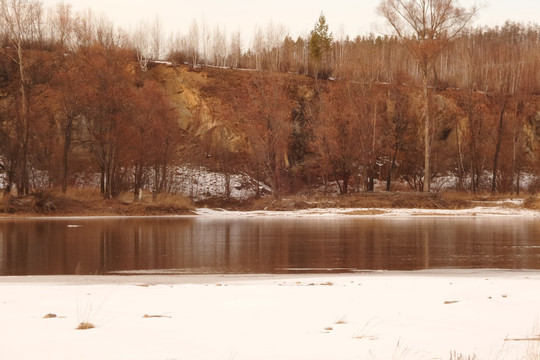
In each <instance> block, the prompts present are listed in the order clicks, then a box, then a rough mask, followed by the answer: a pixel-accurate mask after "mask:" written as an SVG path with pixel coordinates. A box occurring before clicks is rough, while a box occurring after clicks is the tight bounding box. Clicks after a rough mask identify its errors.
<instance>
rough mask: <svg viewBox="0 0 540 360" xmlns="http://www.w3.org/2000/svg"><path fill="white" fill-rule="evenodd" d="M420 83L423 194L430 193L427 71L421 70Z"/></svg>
mask: <svg viewBox="0 0 540 360" xmlns="http://www.w3.org/2000/svg"><path fill="white" fill-rule="evenodd" d="M422 83H423V87H424V187H423V191H424V192H430V191H431V141H430V134H429V132H430V131H429V130H430V129H429V126H430V114H429V92H428V69H427V67H426V68H425V69H423V70H422Z"/></svg>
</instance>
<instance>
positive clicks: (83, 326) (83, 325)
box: [77, 321, 95, 330]
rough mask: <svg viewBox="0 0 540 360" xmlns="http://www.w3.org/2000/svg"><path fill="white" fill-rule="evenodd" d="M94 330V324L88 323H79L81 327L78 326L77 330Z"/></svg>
mask: <svg viewBox="0 0 540 360" xmlns="http://www.w3.org/2000/svg"><path fill="white" fill-rule="evenodd" d="M93 328H95V326H94V324H92V323H91V322H86V321H83V322H81V323H79V326H77V330H89V329H93Z"/></svg>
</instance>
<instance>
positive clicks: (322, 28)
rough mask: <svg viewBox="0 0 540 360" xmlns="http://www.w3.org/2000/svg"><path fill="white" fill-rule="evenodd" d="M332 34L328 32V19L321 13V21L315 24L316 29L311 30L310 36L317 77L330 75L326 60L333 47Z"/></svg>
mask: <svg viewBox="0 0 540 360" xmlns="http://www.w3.org/2000/svg"><path fill="white" fill-rule="evenodd" d="M332 40H333V37H332V33H329V32H328V24H327V23H326V17H325V16H324V14H323V13H322V12H321V15H320V16H319V20H318V21H317V23H315V28H314V29H313V30H311V33H310V36H309V55H310V58H311V61H312V62H313V64H314V66H315V71H314V73H315V76H316V77H318V76H319V75H322V74H326V75H329V73H330V69H327V61H326V58H327V56H328V54H329V53H330V47H331V45H332Z"/></svg>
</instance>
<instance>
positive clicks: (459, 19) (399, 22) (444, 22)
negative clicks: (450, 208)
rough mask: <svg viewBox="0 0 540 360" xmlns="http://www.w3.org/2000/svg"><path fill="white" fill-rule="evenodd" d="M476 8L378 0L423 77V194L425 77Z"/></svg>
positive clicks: (427, 160) (427, 150)
mask: <svg viewBox="0 0 540 360" xmlns="http://www.w3.org/2000/svg"><path fill="white" fill-rule="evenodd" d="M477 11H478V8H477V7H476V6H473V7H472V8H470V9H468V10H467V9H465V8H462V7H460V6H459V3H458V1H457V0H381V2H380V4H379V7H378V12H379V14H380V15H382V16H383V17H384V18H385V19H386V20H387V22H388V23H389V24H390V26H391V27H392V29H393V30H394V31H395V33H396V34H397V36H398V37H399V38H400V39H402V40H403V41H404V44H405V46H406V47H407V49H408V50H409V52H410V53H411V54H412V56H413V57H414V58H415V60H416V62H417V64H418V66H419V68H420V71H421V73H422V86H423V90H424V93H423V97H424V115H423V118H424V188H423V190H424V192H429V191H430V188H431V137H430V134H431V131H430V122H431V121H430V115H429V114H430V97H429V87H428V85H429V84H428V77H429V74H430V73H431V72H432V71H433V66H434V63H435V61H436V60H437V58H438V57H439V56H440V54H441V52H442V51H443V50H444V49H445V48H446V47H447V46H448V45H449V44H450V43H451V42H452V41H453V40H455V38H456V37H457V36H458V35H459V34H460V33H461V32H462V31H463V30H464V28H465V27H466V26H467V24H468V23H469V22H470V20H471V19H472V17H473V16H474V15H475V14H476V13H477Z"/></svg>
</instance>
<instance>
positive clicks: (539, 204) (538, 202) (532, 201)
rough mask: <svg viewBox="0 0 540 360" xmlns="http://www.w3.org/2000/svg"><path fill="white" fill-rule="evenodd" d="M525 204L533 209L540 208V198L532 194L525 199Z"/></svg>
mask: <svg viewBox="0 0 540 360" xmlns="http://www.w3.org/2000/svg"><path fill="white" fill-rule="evenodd" d="M523 206H524V207H525V208H527V209H531V210H540V198H538V197H534V196H531V197H529V198H527V199H525V201H524V202H523Z"/></svg>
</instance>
